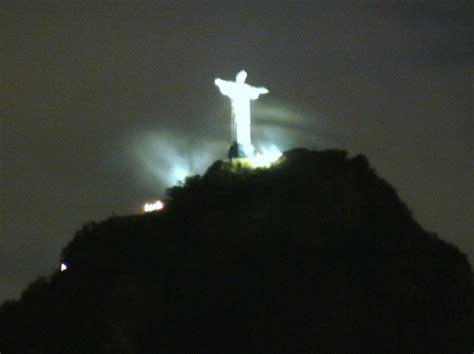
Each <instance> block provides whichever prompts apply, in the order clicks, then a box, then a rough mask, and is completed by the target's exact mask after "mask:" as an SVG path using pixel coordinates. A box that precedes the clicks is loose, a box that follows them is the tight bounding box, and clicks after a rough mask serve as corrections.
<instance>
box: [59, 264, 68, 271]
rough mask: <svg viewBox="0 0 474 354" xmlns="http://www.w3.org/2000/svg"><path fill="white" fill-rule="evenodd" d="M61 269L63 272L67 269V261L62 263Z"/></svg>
mask: <svg viewBox="0 0 474 354" xmlns="http://www.w3.org/2000/svg"><path fill="white" fill-rule="evenodd" d="M59 269H60V270H61V272H64V271H65V270H66V269H67V265H66V264H65V263H61V267H60V268H59Z"/></svg>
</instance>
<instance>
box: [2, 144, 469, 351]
mask: <svg viewBox="0 0 474 354" xmlns="http://www.w3.org/2000/svg"><path fill="white" fill-rule="evenodd" d="M407 173H409V171H407ZM62 259H63V261H64V262H66V263H67V264H68V266H69V268H68V270H67V271H65V272H62V273H61V272H57V273H55V274H53V275H52V276H50V277H49V278H42V279H39V280H37V281H36V282H34V283H33V284H31V285H30V286H29V287H28V288H27V289H26V290H25V291H24V293H23V295H22V298H21V299H20V300H19V301H16V302H13V301H12V302H7V303H5V304H4V305H3V306H2V307H1V308H0V351H1V352H2V353H21V354H33V353H34V354H39V353H48V354H59V353H61V354H66V353H67V354H75V353H78V354H86V353H88V354H93V353H104V354H105V353H113V354H121V353H123V354H129V353H322V354H323V353H324V354H331V353H344V354H347V353H411V354H415V353H431V354H433V353H443V354H447V353H451V354H455V353H471V352H472V351H473V350H474V344H473V338H474V335H473V333H472V332H473V330H472V329H473V328H474V320H473V319H474V316H473V313H474V308H473V307H474V305H473V299H474V283H473V274H472V271H471V269H470V265H469V263H468V262H467V259H466V257H465V256H464V255H463V254H462V253H460V252H459V251H458V250H457V249H456V248H455V247H453V246H451V245H449V244H447V243H446V242H444V241H442V240H440V239H438V238H437V237H435V236H434V235H432V234H429V233H427V232H425V231H423V230H422V228H421V227H420V226H419V225H418V224H417V223H416V221H415V220H414V219H413V217H412V216H411V213H410V211H409V210H408V209H407V207H406V206H405V205H404V204H403V203H402V202H400V200H399V198H398V197H397V195H396V192H395V190H394V189H393V188H391V187H390V186H389V185H388V184H387V183H386V182H385V181H383V180H382V179H380V178H379V177H377V176H376V174H375V173H374V171H373V170H372V169H371V168H370V167H369V165H368V162H367V160H366V159H365V158H364V157H363V156H356V157H354V158H348V157H347V156H346V153H345V152H343V151H322V152H315V151H307V150H293V151H289V152H287V153H285V155H284V157H283V158H282V159H281V160H280V161H279V162H278V163H277V164H275V165H274V166H273V167H272V168H268V169H258V170H251V169H247V168H245V167H242V166H238V164H235V163H229V162H222V161H218V162H216V163H214V165H212V166H211V167H210V168H209V170H208V171H207V172H206V173H205V174H204V175H203V176H195V177H192V178H189V179H188V180H187V181H186V183H185V184H184V185H183V186H178V187H174V188H172V189H170V190H169V191H168V201H167V204H166V208H165V209H164V210H163V211H160V212H157V213H150V214H145V215H138V216H129V217H114V218H111V219H109V220H106V221H104V222H100V223H97V224H96V223H90V224H87V225H85V226H84V227H83V228H82V230H80V231H79V232H78V233H77V234H76V235H75V237H74V239H73V240H72V241H71V242H70V243H69V244H68V245H67V247H66V248H65V249H64V250H63V253H62Z"/></svg>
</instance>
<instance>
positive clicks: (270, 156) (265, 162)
mask: <svg viewBox="0 0 474 354" xmlns="http://www.w3.org/2000/svg"><path fill="white" fill-rule="evenodd" d="M281 156H282V153H281V151H280V150H278V149H277V148H276V147H274V146H272V147H271V148H269V149H264V150H263V151H262V152H261V153H260V152H259V153H257V154H256V155H255V157H253V158H252V159H251V162H250V163H251V165H252V167H253V168H259V167H270V166H271V164H273V163H274V162H275V161H277V160H278V159H279V158H280V157H281Z"/></svg>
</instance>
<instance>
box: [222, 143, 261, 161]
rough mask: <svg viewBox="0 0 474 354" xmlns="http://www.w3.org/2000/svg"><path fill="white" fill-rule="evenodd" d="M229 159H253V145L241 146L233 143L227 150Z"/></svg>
mask: <svg viewBox="0 0 474 354" xmlns="http://www.w3.org/2000/svg"><path fill="white" fill-rule="evenodd" d="M228 154H229V159H231V160H232V159H238V158H242V157H254V156H255V148H254V147H253V145H242V144H239V143H237V142H234V143H233V144H232V145H231V146H230V148H229V152H228Z"/></svg>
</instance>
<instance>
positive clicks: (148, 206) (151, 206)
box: [143, 200, 165, 213]
mask: <svg viewBox="0 0 474 354" xmlns="http://www.w3.org/2000/svg"><path fill="white" fill-rule="evenodd" d="M164 206H165V205H164V204H163V202H162V201H161V200H157V201H156V202H154V203H145V205H143V211H144V212H145V213H149V212H151V211H157V210H161V209H163V207H164Z"/></svg>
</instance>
